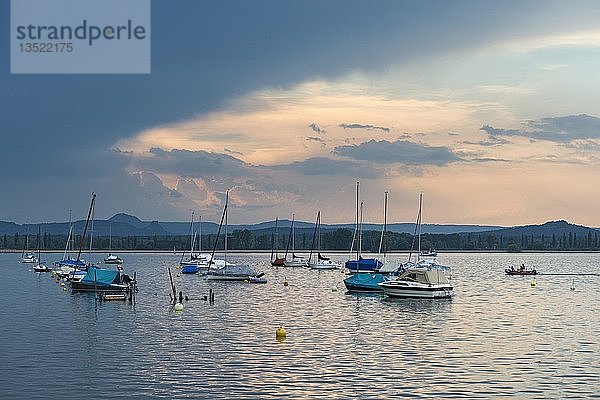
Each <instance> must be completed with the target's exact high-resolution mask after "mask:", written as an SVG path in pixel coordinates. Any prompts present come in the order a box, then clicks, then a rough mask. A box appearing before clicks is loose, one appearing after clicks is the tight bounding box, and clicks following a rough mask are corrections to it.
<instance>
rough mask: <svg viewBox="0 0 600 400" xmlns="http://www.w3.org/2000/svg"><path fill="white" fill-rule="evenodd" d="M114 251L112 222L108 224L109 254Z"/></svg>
mask: <svg viewBox="0 0 600 400" xmlns="http://www.w3.org/2000/svg"><path fill="white" fill-rule="evenodd" d="M111 251H112V222H110V223H109V224H108V254H109V255H110V254H111Z"/></svg>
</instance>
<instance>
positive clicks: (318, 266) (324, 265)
mask: <svg viewBox="0 0 600 400" xmlns="http://www.w3.org/2000/svg"><path fill="white" fill-rule="evenodd" d="M308 266H309V268H311V269H323V270H327V269H340V265H339V264H335V263H322V262H319V263H309V264H308Z"/></svg>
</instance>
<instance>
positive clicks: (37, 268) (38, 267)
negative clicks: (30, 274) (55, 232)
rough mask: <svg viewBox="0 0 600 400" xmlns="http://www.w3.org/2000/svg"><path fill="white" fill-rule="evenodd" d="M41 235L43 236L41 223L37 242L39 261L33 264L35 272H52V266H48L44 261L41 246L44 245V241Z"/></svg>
mask: <svg viewBox="0 0 600 400" xmlns="http://www.w3.org/2000/svg"><path fill="white" fill-rule="evenodd" d="M40 236H41V228H40V225H38V237H37V242H38V243H37V244H38V257H37V258H38V261H37V263H36V264H35V265H34V266H33V270H34V271H35V272H50V271H52V267H48V266H47V265H46V264H45V263H44V262H43V261H42V252H41V247H42V243H41V241H40Z"/></svg>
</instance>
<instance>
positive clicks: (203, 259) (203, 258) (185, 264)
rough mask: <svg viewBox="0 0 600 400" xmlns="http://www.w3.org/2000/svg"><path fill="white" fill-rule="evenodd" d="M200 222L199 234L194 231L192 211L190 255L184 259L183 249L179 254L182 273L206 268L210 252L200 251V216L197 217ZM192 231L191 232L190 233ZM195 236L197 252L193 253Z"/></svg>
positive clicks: (193, 272) (191, 272) (205, 269)
mask: <svg viewBox="0 0 600 400" xmlns="http://www.w3.org/2000/svg"><path fill="white" fill-rule="evenodd" d="M199 223H200V234H197V232H195V231H194V212H193V211H192V221H191V224H190V255H189V257H188V258H187V259H185V260H184V257H185V250H184V252H183V253H182V254H181V260H179V265H180V266H181V273H182V274H196V273H198V272H200V271H207V270H208V260H210V257H211V256H210V254H203V253H202V216H200V218H199ZM192 233H193V234H192ZM196 238H198V243H199V245H198V253H194V249H195V248H196Z"/></svg>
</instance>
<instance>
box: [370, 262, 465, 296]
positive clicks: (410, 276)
mask: <svg viewBox="0 0 600 400" xmlns="http://www.w3.org/2000/svg"><path fill="white" fill-rule="evenodd" d="M450 279H451V269H450V268H449V267H446V266H443V265H439V264H437V263H434V262H430V261H426V260H421V261H419V262H416V263H412V262H407V263H405V264H404V265H403V266H402V268H401V273H400V274H399V275H398V277H397V278H396V279H390V280H387V281H385V282H382V283H380V284H379V286H380V287H381V288H382V289H383V291H384V292H385V294H386V295H388V296H390V297H417V298H428V299H434V298H449V297H452V296H453V294H454V287H453V286H452V284H451V283H450Z"/></svg>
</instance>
